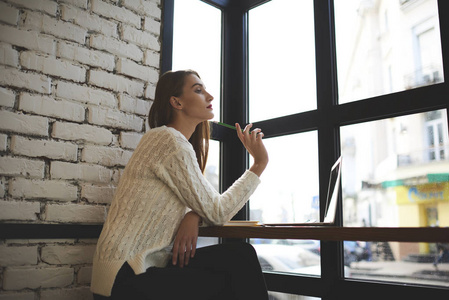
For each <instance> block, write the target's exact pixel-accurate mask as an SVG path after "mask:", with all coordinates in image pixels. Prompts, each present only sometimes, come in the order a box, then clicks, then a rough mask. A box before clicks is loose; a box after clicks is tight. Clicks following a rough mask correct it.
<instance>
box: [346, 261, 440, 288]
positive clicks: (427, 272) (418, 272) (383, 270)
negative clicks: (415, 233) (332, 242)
mask: <svg viewBox="0 0 449 300" xmlns="http://www.w3.org/2000/svg"><path fill="white" fill-rule="evenodd" d="M350 272H351V275H350V277H351V278H360V279H371V280H385V281H394V282H402V283H419V284H426V285H439V286H446V287H449V263H442V264H438V266H437V268H435V267H434V265H433V263H417V262H408V261H380V262H371V261H360V262H354V263H351V268H350Z"/></svg>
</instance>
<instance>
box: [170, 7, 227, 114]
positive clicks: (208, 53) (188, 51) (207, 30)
mask: <svg viewBox="0 0 449 300" xmlns="http://www.w3.org/2000/svg"><path fill="white" fill-rule="evenodd" d="M173 26H174V28H173V70H182V69H193V70H195V71H197V72H198V73H199V75H200V77H201V79H202V81H203V82H204V84H205V85H206V89H207V91H208V92H209V93H210V94H211V95H212V96H214V99H215V100H214V101H213V107H214V114H215V117H214V120H216V121H219V120H220V107H221V104H220V103H221V99H220V95H221V93H220V85H221V84H220V82H221V81H220V78H221V10H219V9H217V8H215V7H213V6H211V5H209V4H206V3H204V2H202V1H200V0H176V1H175V11H174V24H173Z"/></svg>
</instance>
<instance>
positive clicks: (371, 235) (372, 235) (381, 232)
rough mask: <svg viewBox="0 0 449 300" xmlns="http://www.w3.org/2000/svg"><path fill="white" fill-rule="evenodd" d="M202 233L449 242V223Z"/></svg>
mask: <svg viewBox="0 0 449 300" xmlns="http://www.w3.org/2000/svg"><path fill="white" fill-rule="evenodd" d="M200 236H204V237H222V238H262V239H311V240H323V241H396V242H427V243H436V242H446V243H448V242H449V227H443V228H442V227H394V228H391V227H313V226H301V227H295V226H291V227H286V226H279V227H276V226H267V227H265V226H251V227H250V226H212V227H201V228H200Z"/></svg>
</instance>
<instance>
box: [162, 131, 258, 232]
mask: <svg viewBox="0 0 449 300" xmlns="http://www.w3.org/2000/svg"><path fill="white" fill-rule="evenodd" d="M177 143H178V145H179V148H178V149H177V151H175V152H173V153H171V155H169V156H167V157H166V159H165V160H164V161H163V162H162V164H161V167H160V168H159V169H158V172H157V173H158V174H157V175H158V177H159V178H160V179H161V180H162V181H164V182H165V183H166V184H167V185H168V186H169V188H170V189H171V190H172V191H173V192H174V193H175V194H176V195H177V197H178V198H179V200H180V201H181V202H182V203H183V204H184V205H185V206H187V207H188V208H190V209H191V210H193V211H194V212H196V213H197V214H198V215H200V216H201V217H202V218H203V222H205V223H206V224H210V225H223V224H224V223H226V222H228V221H229V220H231V218H232V217H233V216H234V215H235V214H236V213H237V212H238V211H239V210H240V209H241V208H242V207H243V206H244V205H245V203H246V201H247V200H248V198H249V197H250V196H251V194H252V193H253V192H254V191H255V189H256V187H257V186H258V185H259V183H260V179H259V177H258V176H257V175H256V174H254V173H253V172H251V171H249V170H248V171H246V172H245V173H244V174H243V175H242V176H241V177H240V178H239V179H237V180H236V181H235V182H234V184H233V185H232V186H231V187H229V188H228V189H227V190H226V191H225V192H224V193H223V194H220V193H218V192H217V191H216V190H215V189H214V187H213V186H212V185H211V184H210V183H209V182H208V181H207V179H206V178H205V177H204V175H203V174H202V173H201V171H200V168H199V165H198V161H197V159H196V156H195V152H194V150H193V148H192V146H191V144H190V143H189V142H188V141H187V140H185V141H182V140H181V141H180V140H179V139H178V141H177Z"/></svg>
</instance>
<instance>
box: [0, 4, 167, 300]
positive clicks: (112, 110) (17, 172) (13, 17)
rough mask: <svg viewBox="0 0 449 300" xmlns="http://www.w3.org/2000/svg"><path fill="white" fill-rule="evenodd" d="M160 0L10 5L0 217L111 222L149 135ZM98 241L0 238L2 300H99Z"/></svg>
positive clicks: (2, 29)
mask: <svg viewBox="0 0 449 300" xmlns="http://www.w3.org/2000/svg"><path fill="white" fill-rule="evenodd" d="M160 33H161V1H160V0H121V1H116V0H112V1H111V0H33V1H30V0H1V1H0V154H1V155H0V222H27V223H83V224H84V223H91V224H101V223H102V222H103V221H104V219H105V217H106V213H107V210H108V205H109V204H110V203H111V200H112V198H113V196H114V192H115V189H116V186H117V184H118V181H119V178H120V176H121V174H122V173H123V170H124V166H125V165H126V163H127V162H128V160H129V158H130V157H131V155H132V151H133V150H134V149H135V148H136V147H137V144H138V142H139V141H140V139H141V137H142V135H143V134H144V133H145V130H146V129H147V128H146V125H145V123H146V118H147V115H148V111H149V108H150V106H151V103H152V100H153V99H154V87H155V83H156V82H157V79H158V77H159V66H160V64H159V61H160V49H161V45H160V42H159V41H160ZM95 243H96V241H81V240H80V241H78V240H76V239H64V240H52V239H47V240H7V241H0V274H1V277H2V282H1V284H0V300H5V299H9V300H11V299H15V300H19V299H21V300H23V299H30V300H31V299H33V300H35V299H51V300H53V299H92V295H91V293H90V291H89V284H90V274H91V271H92V267H91V263H92V262H91V260H92V255H93V251H94V249H95Z"/></svg>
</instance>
